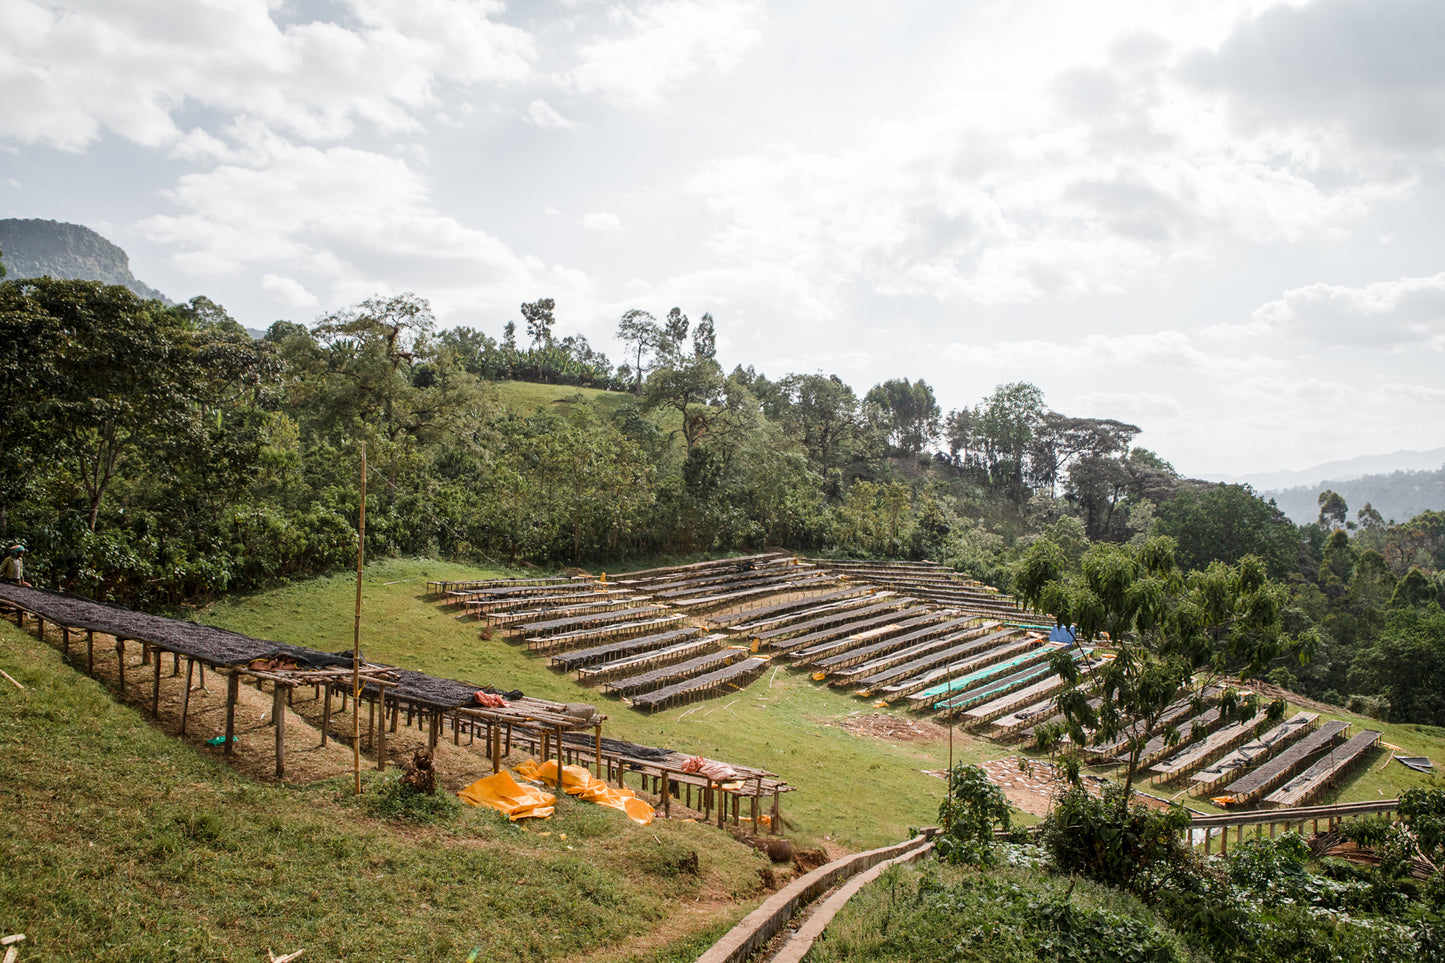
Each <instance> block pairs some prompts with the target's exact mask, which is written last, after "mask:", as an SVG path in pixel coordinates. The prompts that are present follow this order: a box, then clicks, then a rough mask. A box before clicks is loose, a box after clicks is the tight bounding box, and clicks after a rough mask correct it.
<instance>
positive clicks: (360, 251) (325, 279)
mask: <svg viewBox="0 0 1445 963" xmlns="http://www.w3.org/2000/svg"><path fill="white" fill-rule="evenodd" d="M268 150H269V152H270V153H269V156H268V157H266V158H265V163H264V164H262V165H260V166H243V165H240V164H227V165H221V166H219V167H216V168H215V169H213V170H210V171H207V172H203V173H196V174H189V175H186V176H185V177H183V178H182V179H181V181H180V182H179V184H178V185H177V187H176V188H175V189H174V190H173V191H171V192H170V197H171V200H172V201H173V202H174V203H175V204H176V205H177V206H178V207H180V208H181V210H182V213H179V214H174V215H157V216H154V217H150V218H147V219H145V220H143V221H142V222H141V224H140V225H139V226H140V229H141V231H142V232H143V233H144V234H145V236H146V237H147V238H149V239H150V240H153V241H156V242H159V243H163V244H165V245H168V246H170V247H173V248H174V249H176V250H177V251H179V252H180V253H178V254H176V255H174V256H173V257H172V261H173V263H175V264H176V265H177V267H179V268H180V269H181V270H183V271H185V272H187V273H190V274H193V275H199V276H204V277H214V276H218V275H219V276H224V275H227V274H237V273H239V272H243V271H259V272H261V273H262V274H263V276H264V275H270V276H272V277H273V278H275V279H276V280H272V281H271V282H270V283H269V286H268V287H267V291H268V293H269V294H271V295H273V296H275V295H277V294H285V293H287V292H288V291H290V292H293V293H294V292H295V291H296V290H298V289H304V290H306V291H318V290H325V291H326V292H327V294H326V298H327V300H328V301H329V306H330V307H333V308H334V307H337V306H339V305H340V304H344V303H350V302H354V301H358V300H361V299H362V298H365V297H367V296H369V295H371V294H373V293H376V292H377V291H396V290H402V289H414V290H418V291H426V292H428V293H429V295H430V296H431V297H432V298H433V300H434V301H436V302H438V303H441V302H443V301H446V300H447V298H448V295H447V294H446V292H455V293H454V295H453V296H452V297H451V302H452V303H454V304H455V305H456V306H457V307H458V308H459V309H463V310H468V311H471V310H482V309H483V308H485V307H495V306H498V305H506V304H508V303H510V302H511V301H512V300H513V294H512V292H514V291H516V290H518V289H522V290H531V289H533V288H537V287H540V286H541V284H542V283H543V282H544V280H546V281H547V282H548V283H555V282H562V283H564V284H565V285H566V286H567V287H568V288H569V290H575V289H578V288H581V287H585V286H586V283H587V282H585V281H581V280H579V279H580V278H585V275H584V274H581V273H580V272H579V273H576V274H573V275H566V274H562V275H558V274H555V273H553V274H550V275H549V269H548V268H547V267H546V266H545V265H544V264H542V263H541V262H540V261H537V260H536V259H531V258H527V257H524V256H521V255H518V254H517V253H515V252H514V251H513V250H512V249H511V248H510V247H509V246H508V245H507V244H505V243H504V242H502V241H500V240H499V239H497V238H496V237H494V236H492V235H490V234H488V233H486V232H484V231H478V230H476V229H473V228H469V227H467V226H465V225H463V224H461V223H459V222H458V221H457V220H455V219H454V218H451V217H448V216H446V215H444V214H442V213H440V212H438V211H437V210H436V209H435V207H434V206H433V202H432V199H431V197H430V191H429V189H428V186H427V184H426V183H425V182H424V181H423V180H422V179H421V178H420V177H419V176H418V175H417V173H416V172H415V171H413V170H412V169H411V168H410V167H408V166H407V165H406V164H405V163H404V162H403V161H401V160H399V159H397V158H392V157H386V156H383V155H379V154H374V153H368V152H364V151H358V150H355V149H352V148H342V147H333V148H328V149H325V150H322V149H318V148H314V147H295V146H289V145H282V144H274V143H273V144H271V145H269V147H268ZM283 280H284V281H289V282H292V283H294V284H295V285H296V286H297V287H296V288H292V287H289V286H288V285H283V284H281V283H280V282H281V281H283ZM463 292H470V293H469V294H467V293H463ZM297 306H306V305H304V304H301V303H299V302H297Z"/></svg>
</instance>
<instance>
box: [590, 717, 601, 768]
mask: <svg viewBox="0 0 1445 963" xmlns="http://www.w3.org/2000/svg"><path fill="white" fill-rule="evenodd" d="M592 745H593V749H592V751H593V756H592V760H593V763H594V764H595V766H596V769H597V778H598V779H601V778H602V723H600V722H599V723H597V736H596V738H595V739H594V740H593V743H592Z"/></svg>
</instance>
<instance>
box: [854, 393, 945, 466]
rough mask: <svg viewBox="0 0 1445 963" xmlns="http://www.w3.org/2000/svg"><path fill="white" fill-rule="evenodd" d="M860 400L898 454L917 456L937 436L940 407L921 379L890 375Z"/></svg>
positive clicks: (940, 415) (940, 413) (940, 414)
mask: <svg viewBox="0 0 1445 963" xmlns="http://www.w3.org/2000/svg"><path fill="white" fill-rule="evenodd" d="M863 403H864V405H866V406H867V407H868V408H869V409H871V410H872V411H873V412H874V413H875V417H877V418H878V419H879V420H880V422H881V423H882V424H883V425H884V426H885V427H886V429H887V432H888V441H889V443H890V444H891V445H892V446H893V447H894V448H895V449H896V450H897V451H898V452H900V453H901V454H904V455H916V454H918V453H919V452H921V451H923V450H924V449H925V448H926V447H928V446H929V445H931V444H933V442H934V441H935V440H936V439H937V438H938V432H939V419H940V418H941V417H942V409H940V408H939V407H938V401H937V400H936V399H935V398H934V397H933V389H932V388H930V387H929V386H928V383H927V382H925V381H923V380H922V379H921V378H920V379H919V380H918V381H917V382H910V381H909V380H908V379H907V378H893V379H890V380H888V381H885V382H883V383H882V384H879V385H874V386H873V387H872V388H870V389H869V391H868V394H867V395H865V396H864V398H863Z"/></svg>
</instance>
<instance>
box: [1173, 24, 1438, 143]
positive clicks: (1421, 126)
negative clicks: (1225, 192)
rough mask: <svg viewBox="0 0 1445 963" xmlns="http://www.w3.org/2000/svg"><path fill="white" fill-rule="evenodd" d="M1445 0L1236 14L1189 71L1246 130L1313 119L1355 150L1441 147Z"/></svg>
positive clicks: (1307, 123)
mask: <svg viewBox="0 0 1445 963" xmlns="http://www.w3.org/2000/svg"><path fill="white" fill-rule="evenodd" d="M1441 36H1445V5H1442V4H1440V3H1438V2H1436V0H1316V2H1313V3H1308V4H1301V5H1298V6H1290V5H1281V6H1278V7H1275V8H1273V9H1271V10H1267V11H1265V12H1263V13H1262V14H1261V15H1260V16H1258V17H1256V18H1250V19H1247V20H1244V21H1242V22H1241V23H1240V24H1239V26H1238V28H1237V29H1236V30H1235V31H1234V33H1233V34H1232V35H1231V36H1230V37H1229V38H1228V40H1227V41H1226V42H1225V43H1224V44H1223V45H1221V46H1220V47H1219V48H1218V50H1217V51H1210V52H1208V53H1201V54H1199V55H1197V56H1195V57H1194V58H1192V59H1191V60H1190V61H1189V62H1188V64H1187V67H1186V70H1185V75H1186V76H1187V77H1188V78H1189V79H1191V80H1192V81H1194V82H1196V83H1199V84H1200V85H1201V86H1204V87H1206V88H1208V89H1212V90H1218V91H1222V92H1223V93H1224V94H1225V95H1226V96H1227V97H1228V98H1229V99H1228V103H1229V110H1230V115H1231V118H1232V120H1233V122H1234V123H1235V124H1236V125H1237V126H1238V127H1239V128H1241V129H1242V130H1245V131H1249V132H1254V131H1258V130H1261V129H1268V128H1313V129H1315V130H1317V131H1325V132H1334V133H1338V134H1340V135H1343V136H1344V137H1345V138H1346V139H1347V142H1348V143H1349V144H1350V145H1352V146H1353V147H1354V148H1356V149H1357V150H1365V151H1385V152H1391V153H1394V152H1400V151H1406V152H1415V151H1419V150H1427V151H1441V150H1445V58H1442V57H1441V56H1440V37H1441Z"/></svg>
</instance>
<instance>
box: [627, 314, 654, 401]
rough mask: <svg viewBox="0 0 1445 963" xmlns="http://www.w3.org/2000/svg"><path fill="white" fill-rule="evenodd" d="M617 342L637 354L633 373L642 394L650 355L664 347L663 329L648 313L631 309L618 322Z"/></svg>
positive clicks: (637, 390)
mask: <svg viewBox="0 0 1445 963" xmlns="http://www.w3.org/2000/svg"><path fill="white" fill-rule="evenodd" d="M617 340H619V341H621V342H622V343H623V344H625V345H627V346H628V347H629V348H631V349H632V351H633V352H635V354H636V358H637V364H636V365H635V366H634V367H633V371H635V372H636V373H637V386H636V388H635V390H636V392H637V393H638V394H641V393H642V382H643V380H644V376H645V375H646V372H647V367H646V364H645V362H646V359H647V356H648V354H649V353H651V352H653V351H656V350H657V349H658V348H659V347H660V346H661V345H662V343H663V333H662V328H660V327H658V324H657V319H656V318H654V317H653V316H652V315H651V314H649V313H648V312H646V311H643V310H641V309H639V308H631V309H629V310H628V311H625V312H623V315H622V319H621V320H620V321H618V322H617Z"/></svg>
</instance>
